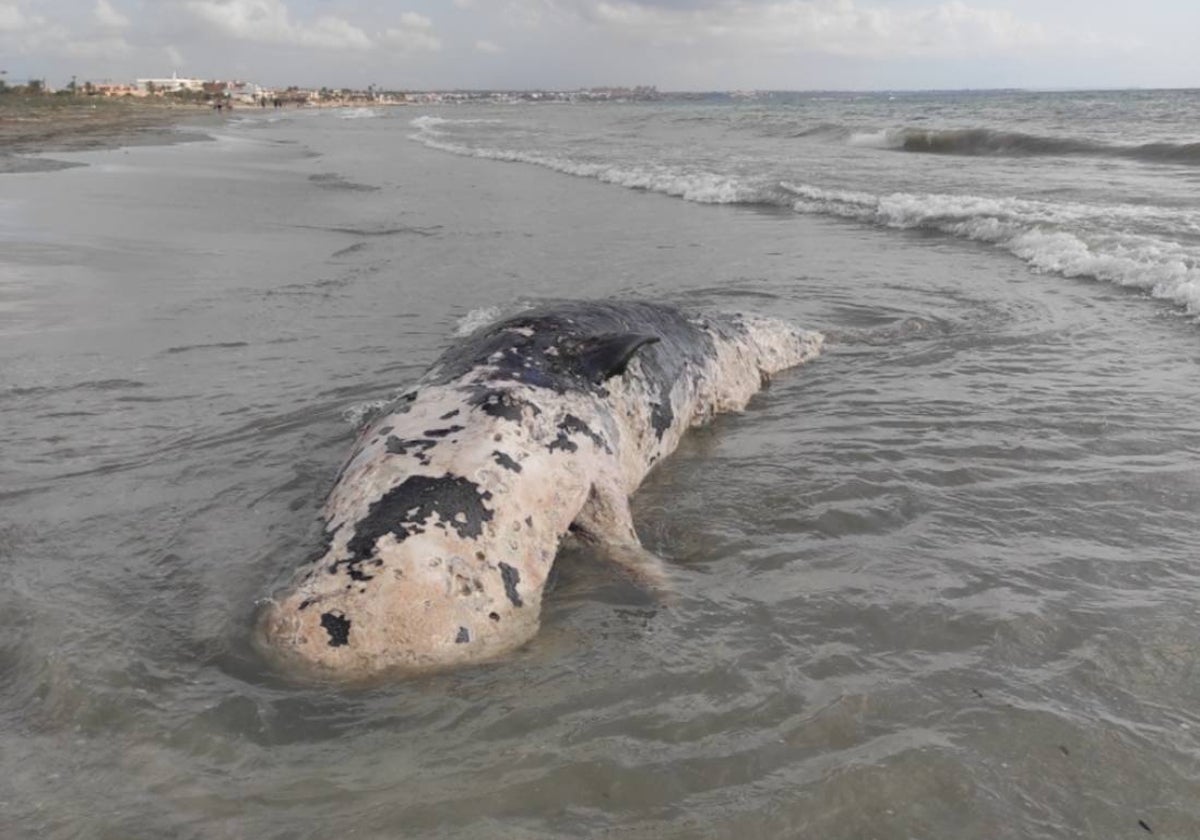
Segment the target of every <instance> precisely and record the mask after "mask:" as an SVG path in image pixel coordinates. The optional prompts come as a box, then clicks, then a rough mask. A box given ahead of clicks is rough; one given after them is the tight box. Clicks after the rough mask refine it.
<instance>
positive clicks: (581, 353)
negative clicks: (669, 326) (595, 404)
mask: <svg viewBox="0 0 1200 840" xmlns="http://www.w3.org/2000/svg"><path fill="white" fill-rule="evenodd" d="M659 340H660V339H659V337H658V336H656V335H646V334H645V333H607V334H605V335H596V336H592V337H590V338H585V339H583V340H582V341H580V342H579V344H578V346H577V347H576V348H575V355H576V358H578V360H579V368H580V370H581V371H582V372H583V374H584V376H586V377H587V378H588V379H590V380H591V381H592V382H603V381H604V380H606V379H611V378H612V377H614V376H620V375H621V374H622V373H624V372H625V368H626V367H627V366H628V365H629V360H630V359H632V358H633V354H634V353H636V352H637V351H638V349H639V348H641V347H644V346H646V345H647V344H655V343H657V342H658V341H659Z"/></svg>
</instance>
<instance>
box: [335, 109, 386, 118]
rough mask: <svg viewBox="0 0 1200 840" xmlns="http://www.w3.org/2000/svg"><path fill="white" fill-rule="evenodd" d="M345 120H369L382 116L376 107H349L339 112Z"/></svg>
mask: <svg viewBox="0 0 1200 840" xmlns="http://www.w3.org/2000/svg"><path fill="white" fill-rule="evenodd" d="M338 116H339V117H341V118H342V119H344V120H369V119H374V118H375V117H378V116H381V114H380V113H379V112H378V111H377V110H375V109H374V108H349V109H347V110H345V111H342V112H341V113H340V114H338Z"/></svg>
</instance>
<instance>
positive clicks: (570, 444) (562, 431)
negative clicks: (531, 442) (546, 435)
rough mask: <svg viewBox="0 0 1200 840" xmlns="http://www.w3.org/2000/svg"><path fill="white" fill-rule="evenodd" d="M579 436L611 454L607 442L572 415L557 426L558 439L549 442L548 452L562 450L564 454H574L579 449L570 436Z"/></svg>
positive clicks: (567, 416)
mask: <svg viewBox="0 0 1200 840" xmlns="http://www.w3.org/2000/svg"><path fill="white" fill-rule="evenodd" d="M574 434H581V435H584V436H585V437H587V438H588V439H589V440H591V442H592V443H594V444H596V446H597V447H598V448H600V449H603V450H604V451H605V452H608V453H610V454H611V453H612V449H611V448H610V447H609V445H608V442H607V441H606V440H605V439H604V438H602V437H601V436H600V435H598V434H596V433H595V432H593V431H592V429H591V427H590V426H589V425H588V424H587V423H585V422H583V421H582V420H580V419H579V418H578V417H576V416H575V415H574V414H568V415H566V416H565V417H563V419H562V422H560V423H559V424H558V437H556V438H555V439H554V440H552V441H551V442H550V447H549V448H550V451H551V452H553V451H554V450H555V449H562V450H564V451H566V452H574V451H576V450H577V449H578V448H579V447H578V446H576V444H575V442H574V441H572V440H571V438H570V435H574Z"/></svg>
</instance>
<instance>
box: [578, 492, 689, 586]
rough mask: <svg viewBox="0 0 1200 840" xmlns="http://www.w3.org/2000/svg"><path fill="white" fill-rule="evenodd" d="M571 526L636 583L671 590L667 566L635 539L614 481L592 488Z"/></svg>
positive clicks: (624, 499) (625, 503)
mask: <svg viewBox="0 0 1200 840" xmlns="http://www.w3.org/2000/svg"><path fill="white" fill-rule="evenodd" d="M571 527H572V529H573V530H574V531H575V533H576V534H578V535H579V536H580V537H582V538H584V539H587V540H589V541H591V542H595V543H598V544H599V545H600V546H601V547H602V549H603V550H604V553H605V554H606V555H607V556H608V558H609V559H610V560H612V561H613V562H614V563H616V564H617V565H618V566H620V567H621V570H622V571H624V572H625V573H626V574H627V575H628V576H629V577H630V578H632V579H633V580H634V581H635V582H636V583H638V584H640V585H641V586H644V587H646V588H647V589H649V590H651V591H653V592H656V593H659V594H665V593H668V592H670V591H671V589H672V587H671V576H670V573H669V572H668V570H667V564H666V562H665V561H664V560H663V559H662V558H661V557H659V556H658V555H657V554H654V553H653V552H652V551H649V550H647V549H646V548H645V547H644V546H643V545H642V543H641V540H639V539H638V535H637V531H635V530H634V528H633V512H632V511H631V510H630V509H629V501H628V499H627V497H626V495H625V491H624V490H623V489H622V488H621V486H620V484H619V482H617V481H616V479H615V478H613V479H609V480H604V481H597V482H596V483H595V484H593V485H592V490H591V493H590V494H589V495H588V500H587V503H586V504H584V506H583V509H582V510H581V511H580V512H579V515H578V516H576V517H575V521H574V522H573V523H572V526H571Z"/></svg>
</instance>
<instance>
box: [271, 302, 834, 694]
mask: <svg viewBox="0 0 1200 840" xmlns="http://www.w3.org/2000/svg"><path fill="white" fill-rule="evenodd" d="M821 342H822V337H821V336H820V335H819V334H818V333H813V332H806V331H804V330H801V329H799V328H797V327H795V326H793V325H791V324H788V323H786V322H784V321H780V320H776V319H772V318H765V317H759V316H751V315H714V316H698V317H689V316H687V315H685V314H683V313H682V312H680V311H679V310H677V309H675V308H672V307H669V306H665V305H659V304H653V303H644V302H626V303H605V302H574V303H564V304H560V305H555V306H547V307H545V308H541V309H535V310H530V311H525V312H522V313H520V314H519V315H516V316H514V317H511V318H507V319H505V320H501V321H499V322H497V323H494V324H491V325H489V326H486V327H483V328H482V329H480V330H478V331H477V332H475V333H474V334H472V335H470V336H468V337H466V338H464V339H462V340H460V341H459V342H458V343H457V344H455V345H453V346H452V347H450V349H448V350H447V351H446V352H445V353H444V354H443V355H442V356H441V358H439V359H438V360H437V362H436V363H435V364H434V365H433V367H432V368H431V369H430V370H429V371H428V373H426V374H425V376H424V377H422V379H421V380H420V381H419V382H418V383H417V385H416V386H415V387H414V388H413V389H411V390H409V391H408V392H406V393H404V394H403V395H401V396H400V397H398V398H397V399H395V400H394V401H392V402H391V403H390V404H389V405H388V406H386V407H385V408H384V409H383V410H382V411H381V412H380V413H379V414H378V415H376V417H375V419H374V420H373V421H372V422H371V423H370V425H368V426H367V427H366V428H365V429H364V431H363V432H362V434H361V436H360V437H359V439H358V442H357V444H356V446H355V448H354V450H353V452H352V454H351V456H350V458H349V460H348V461H347V462H346V465H345V466H344V467H343V469H342V472H341V474H340V475H339V477H338V479H337V481H336V484H335V486H334V487H333V490H332V491H331V492H330V494H329V497H328V499H327V501H326V503H325V508H324V519H325V523H326V531H325V536H326V544H327V547H326V550H325V551H324V552H323V553H322V554H321V555H320V556H319V557H317V559H315V560H314V561H313V562H311V563H309V564H308V565H306V566H304V567H303V568H301V569H300V570H299V571H298V572H297V573H296V576H295V578H294V579H293V581H292V582H291V583H290V584H289V585H288V586H287V587H285V588H284V590H283V591H281V592H280V593H277V595H276V597H274V598H271V599H268V601H267V602H266V604H265V606H264V609H263V610H262V612H261V614H260V616H259V620H258V625H257V630H256V636H257V642H258V644H259V645H260V646H261V647H262V648H264V649H265V650H266V651H267V653H268V654H269V655H270V656H271V657H272V658H273V659H275V660H276V661H278V662H280V663H281V664H283V665H285V666H287V667H294V668H297V669H300V670H303V671H305V672H307V673H310V674H315V675H318V676H323V677H328V678H332V679H347V680H354V679H360V678H367V677H370V676H373V675H377V674H381V673H386V672H391V671H395V672H420V671H429V670H435V669H440V668H446V667H450V666H455V665H462V664H466V663H472V662H481V661H486V660H489V659H494V658H496V657H498V656H500V655H502V654H504V653H507V652H509V651H512V650H513V649H514V648H516V647H518V646H520V645H521V644H522V643H524V642H526V641H528V640H529V639H530V638H531V637H532V636H533V635H534V634H535V633H536V632H537V629H538V616H539V612H540V610H541V602H542V590H543V587H544V585H545V583H546V579H547V576H548V574H549V572H550V567H551V565H552V564H553V562H554V556H555V553H556V552H557V549H558V544H559V540H560V539H561V538H562V537H563V535H564V534H566V533H567V531H568V530H572V531H575V532H577V533H579V534H581V535H583V536H584V537H585V538H591V539H594V540H596V541H598V542H601V543H603V544H604V545H605V547H606V550H607V553H608V554H609V556H611V557H612V558H613V559H614V560H615V561H616V562H617V563H619V564H621V565H622V566H624V567H625V568H626V569H627V570H628V571H629V572H630V573H631V574H632V575H634V576H635V577H637V578H639V579H641V580H643V581H645V582H647V583H650V584H656V583H657V582H659V581H660V580H661V579H662V575H663V570H662V569H661V567H660V565H659V562H660V561H658V560H657V558H655V557H653V556H652V555H650V554H649V553H648V552H646V551H644V550H643V549H642V548H641V546H640V544H639V543H638V538H637V535H636V533H635V532H634V529H633V522H632V518H631V515H630V510H629V495H630V494H631V493H633V491H634V490H635V489H637V487H638V485H639V484H640V483H641V481H642V479H643V478H644V477H645V475H646V473H647V472H648V471H649V470H650V469H651V468H652V467H653V466H654V465H655V464H656V463H657V462H658V461H659V460H660V459H662V458H664V457H665V456H667V455H668V454H670V453H671V452H672V451H673V450H674V449H675V447H676V446H677V445H678V443H679V439H680V437H681V436H682V435H683V434H684V432H686V431H687V429H688V428H689V427H691V426H694V425H697V424H700V423H703V422H704V421H705V420H707V419H708V418H710V417H711V416H712V415H714V414H717V413H719V412H726V411H739V410H741V409H742V408H744V407H745V405H746V403H747V402H748V401H749V399H750V398H751V396H753V395H754V394H755V393H756V392H757V391H758V390H759V389H760V388H761V387H762V386H763V384H764V382H765V381H766V379H767V377H768V376H770V375H771V374H773V373H775V372H777V371H780V370H783V369H785V368H788V367H792V366H794V365H798V364H801V363H803V362H805V361H807V360H809V359H811V358H813V357H814V356H816V355H817V354H818V353H819V352H820V348H821Z"/></svg>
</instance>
